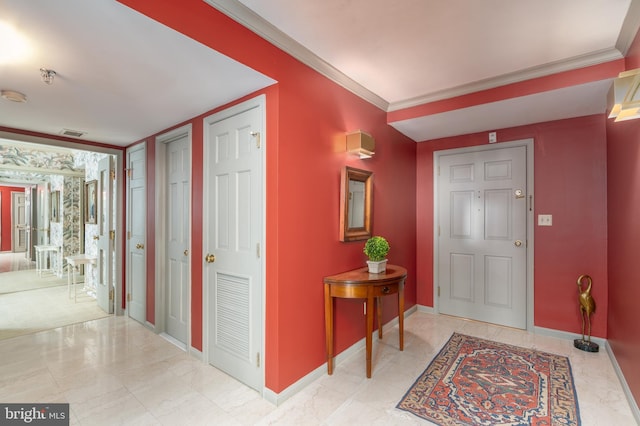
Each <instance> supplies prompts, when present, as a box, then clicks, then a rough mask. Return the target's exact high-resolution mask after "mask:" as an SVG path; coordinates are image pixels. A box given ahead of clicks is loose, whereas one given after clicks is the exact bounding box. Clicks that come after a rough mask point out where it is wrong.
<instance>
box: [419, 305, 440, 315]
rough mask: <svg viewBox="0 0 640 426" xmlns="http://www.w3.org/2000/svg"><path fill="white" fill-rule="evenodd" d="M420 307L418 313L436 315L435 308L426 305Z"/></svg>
mask: <svg viewBox="0 0 640 426" xmlns="http://www.w3.org/2000/svg"><path fill="white" fill-rule="evenodd" d="M416 306H417V307H418V312H424V313H427V314H435V313H436V310H435V308H434V307H433V306H424V305H416Z"/></svg>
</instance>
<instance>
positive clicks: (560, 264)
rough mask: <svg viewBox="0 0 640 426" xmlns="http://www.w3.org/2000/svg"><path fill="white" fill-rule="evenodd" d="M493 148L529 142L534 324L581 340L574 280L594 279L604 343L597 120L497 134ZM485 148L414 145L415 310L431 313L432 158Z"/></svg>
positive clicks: (601, 124)
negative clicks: (548, 218) (546, 218)
mask: <svg viewBox="0 0 640 426" xmlns="http://www.w3.org/2000/svg"><path fill="white" fill-rule="evenodd" d="M497 136H498V141H500V142H504V141H513V140H520V139H526V138H533V139H534V174H535V178H534V190H535V194H534V215H535V217H537V215H538V214H552V215H553V226H552V227H537V226H535V230H534V241H535V252H534V257H535V261H534V262H535V264H534V324H535V325H536V326H538V327H545V328H550V329H555V330H564V331H568V332H574V333H580V332H581V321H580V312H579V308H578V301H577V296H578V293H577V287H576V279H577V278H578V276H579V275H581V274H589V275H591V277H592V278H593V283H594V284H593V290H592V295H593V297H594V299H595V300H596V303H597V311H596V313H595V314H594V315H593V316H592V318H591V321H592V327H593V328H592V330H593V331H592V334H593V335H594V336H599V337H606V336H607V305H608V301H607V297H608V294H607V287H608V285H607V252H606V250H607V222H606V202H607V194H606V189H607V188H606V138H605V118H604V116H602V115H594V116H589V117H581V118H575V119H569V120H560V121H553V122H548V123H540V124H534V125H529V126H522V127H516V128H510V129H503V130H499V131H498V132H497ZM486 143H487V133H477V134H472V135H466V136H460V137H452V138H445V139H439V140H434V141H428V142H422V143H419V144H418V156H417V176H418V188H417V189H418V192H417V209H418V213H417V217H418V224H417V235H418V254H417V257H418V259H419V260H418V265H419V266H418V270H417V279H418V293H417V298H418V299H417V300H418V304H420V305H426V306H433V260H432V259H433V201H432V200H433V152H434V151H436V150H442V149H449V148H458V147H466V146H474V145H482V144H486Z"/></svg>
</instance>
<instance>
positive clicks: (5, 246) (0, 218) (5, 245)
mask: <svg viewBox="0 0 640 426" xmlns="http://www.w3.org/2000/svg"><path fill="white" fill-rule="evenodd" d="M12 192H22V193H24V188H20V187H14V186H0V197H1V198H0V199H1V200H2V206H1V207H2V211H1V212H0V222H1V226H2V228H1V230H0V235H2V240H1V241H0V251H11V241H12V240H13V232H12V229H11V203H12V200H11V193H12Z"/></svg>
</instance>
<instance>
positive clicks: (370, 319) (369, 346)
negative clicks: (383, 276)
mask: <svg viewBox="0 0 640 426" xmlns="http://www.w3.org/2000/svg"><path fill="white" fill-rule="evenodd" d="M371 291H372V290H371V289H369V292H371ZM374 303H375V300H374V297H373V296H371V293H369V296H368V297H367V336H366V341H367V378H368V379H370V378H371V349H372V346H373V342H372V338H371V335H372V334H373V304H374Z"/></svg>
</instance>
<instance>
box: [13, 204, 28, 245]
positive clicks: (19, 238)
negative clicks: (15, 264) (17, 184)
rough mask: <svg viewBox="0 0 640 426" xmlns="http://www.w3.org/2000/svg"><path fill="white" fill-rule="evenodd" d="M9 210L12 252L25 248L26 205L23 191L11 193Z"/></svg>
mask: <svg viewBox="0 0 640 426" xmlns="http://www.w3.org/2000/svg"><path fill="white" fill-rule="evenodd" d="M11 198H12V200H11V212H12V222H13V232H14V234H13V239H12V240H11V242H12V244H11V245H12V246H13V251H14V252H23V251H26V250H27V205H26V202H25V193H24V192H12V193H11Z"/></svg>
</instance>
